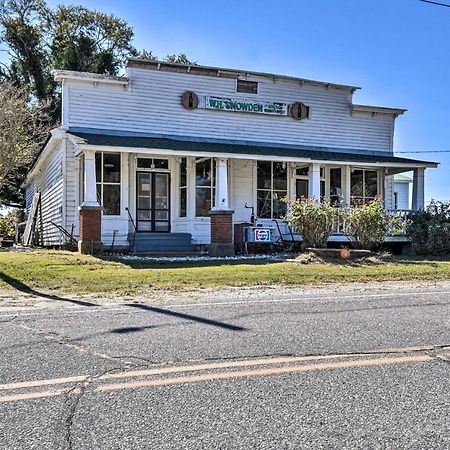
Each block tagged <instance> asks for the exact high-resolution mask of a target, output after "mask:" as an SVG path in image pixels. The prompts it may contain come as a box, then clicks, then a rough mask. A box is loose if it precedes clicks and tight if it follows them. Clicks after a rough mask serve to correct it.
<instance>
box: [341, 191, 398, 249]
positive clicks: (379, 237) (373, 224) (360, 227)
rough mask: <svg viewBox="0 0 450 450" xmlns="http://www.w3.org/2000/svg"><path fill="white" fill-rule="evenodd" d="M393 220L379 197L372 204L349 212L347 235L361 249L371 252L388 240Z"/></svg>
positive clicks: (366, 204) (353, 208)
mask: <svg viewBox="0 0 450 450" xmlns="http://www.w3.org/2000/svg"><path fill="white" fill-rule="evenodd" d="M391 225H392V218H391V217H389V214H388V212H387V211H386V210H385V208H384V204H383V200H382V199H381V198H380V197H377V198H376V199H375V200H373V201H371V202H370V203H364V204H362V205H359V206H354V207H352V208H349V209H348V210H347V224H346V230H345V232H346V234H349V235H351V236H352V237H353V238H354V239H355V245H356V246H357V247H359V248H362V249H366V250H370V249H371V248H372V247H373V246H374V245H377V244H382V243H383V242H384V240H385V239H386V236H387V234H388V230H389V227H390V226H391Z"/></svg>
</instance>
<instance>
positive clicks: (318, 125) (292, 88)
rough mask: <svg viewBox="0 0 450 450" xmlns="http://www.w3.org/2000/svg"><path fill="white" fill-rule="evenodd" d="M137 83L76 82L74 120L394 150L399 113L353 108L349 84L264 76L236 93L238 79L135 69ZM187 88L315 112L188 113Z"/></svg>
mask: <svg viewBox="0 0 450 450" xmlns="http://www.w3.org/2000/svg"><path fill="white" fill-rule="evenodd" d="M127 74H128V76H129V77H130V79H131V82H130V86H129V87H128V88H123V87H120V86H109V85H102V84H99V85H97V86H94V85H93V84H90V83H81V82H74V81H71V82H70V83H69V102H68V105H69V106H68V107H69V114H68V120H69V124H68V125H69V126H70V127H83V128H98V129H106V130H116V131H131V132H141V133H156V134H164V135H173V136H190V137H200V138H216V139H226V140H241V141H254V142H268V143H280V144H294V145H311V146H324V147H334V148H348V149H359V150H372V151H387V152H389V151H391V148H392V146H391V142H392V132H393V121H394V118H393V116H392V115H388V114H375V115H372V114H370V113H365V112H358V113H354V114H353V115H352V114H350V110H349V104H350V103H351V97H352V96H351V93H350V91H346V90H343V89H335V88H333V87H330V88H329V89H326V88H325V87H322V86H311V85H307V84H304V85H300V83H297V82H295V81H284V80H276V81H273V80H270V79H265V78H261V79H260V81H259V92H258V94H256V95H251V94H242V93H237V92H236V81H235V80H234V79H229V78H222V77H213V76H203V75H192V74H181V73H171V72H160V71H156V70H149V69H142V68H130V69H128V73H127ZM186 90H192V91H194V92H196V93H197V94H199V95H213V96H218V97H221V96H223V97H233V98H242V99H248V100H258V101H280V102H287V103H293V102H296V101H302V102H304V103H305V104H307V105H309V106H310V118H309V119H306V120H302V121H297V120H295V119H293V118H291V117H277V116H267V115H262V114H249V113H232V112H225V111H211V110H206V109H200V108H198V109H196V110H193V111H187V110H186V109H184V108H183V107H182V106H181V102H180V97H181V95H182V94H183V92H185V91H186Z"/></svg>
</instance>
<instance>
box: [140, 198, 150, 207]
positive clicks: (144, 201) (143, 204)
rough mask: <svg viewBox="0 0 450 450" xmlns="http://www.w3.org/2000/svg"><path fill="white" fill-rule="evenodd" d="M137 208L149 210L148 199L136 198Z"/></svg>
mask: <svg viewBox="0 0 450 450" xmlns="http://www.w3.org/2000/svg"><path fill="white" fill-rule="evenodd" d="M138 208H140V209H150V197H138Z"/></svg>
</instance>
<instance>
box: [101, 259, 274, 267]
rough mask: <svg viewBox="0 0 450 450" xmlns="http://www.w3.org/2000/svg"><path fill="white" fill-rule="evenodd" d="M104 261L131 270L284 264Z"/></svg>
mask: <svg viewBox="0 0 450 450" xmlns="http://www.w3.org/2000/svg"><path fill="white" fill-rule="evenodd" d="M101 259H102V260H103V261H113V262H116V263H120V264H123V265H125V266H128V267H130V268H131V269H195V268H203V267H223V266H241V265H248V264H251V265H258V266H264V265H269V264H276V263H280V262H283V260H281V259H272V258H267V259H257V258H248V259H232V260H227V259H219V260H199V261H195V260H187V261H155V260H152V259H147V260H146V259H122V258H117V257H104V258H101Z"/></svg>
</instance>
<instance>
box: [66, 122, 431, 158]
mask: <svg viewBox="0 0 450 450" xmlns="http://www.w3.org/2000/svg"><path fill="white" fill-rule="evenodd" d="M69 133H70V134H72V135H74V136H77V137H78V138H81V139H83V140H84V141H85V143H86V144H88V145H93V146H108V147H131V148H158V149H161V150H173V151H174V152H176V151H187V152H201V153H230V154H239V155H261V156H278V157H281V158H282V157H287V158H307V159H313V160H318V161H323V160H326V161H347V162H360V163H361V162H362V163H364V162H367V163H402V164H409V163H411V164H413V165H415V164H429V165H436V164H437V163H434V162H430V161H420V160H415V159H408V158H398V157H396V156H387V155H373V154H361V153H357V152H358V151H357V150H355V153H350V152H339V151H334V150H333V151H325V150H311V149H304V148H302V147H298V148H295V147H271V146H267V145H266V144H264V145H261V146H259V145H245V144H232V143H221V142H201V141H190V140H181V139H172V138H162V137H147V136H140V135H139V136H135V135H125V136H123V135H116V134H96V133H87V132H84V131H78V130H69Z"/></svg>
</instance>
